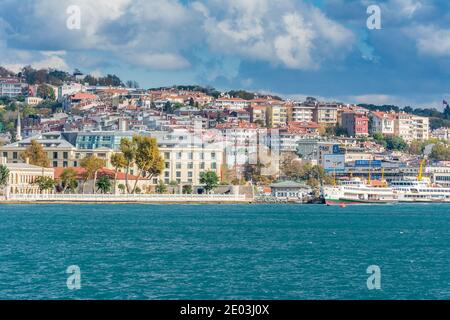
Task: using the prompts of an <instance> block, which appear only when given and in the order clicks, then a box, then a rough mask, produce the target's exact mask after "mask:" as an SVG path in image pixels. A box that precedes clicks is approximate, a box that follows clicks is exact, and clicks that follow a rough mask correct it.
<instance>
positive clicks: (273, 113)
mask: <svg viewBox="0 0 450 320" xmlns="http://www.w3.org/2000/svg"><path fill="white" fill-rule="evenodd" d="M266 110H267V114H266V123H267V127H269V128H276V127H280V126H284V125H286V123H287V121H288V109H287V108H286V106H284V105H271V106H268V107H267V109H266Z"/></svg>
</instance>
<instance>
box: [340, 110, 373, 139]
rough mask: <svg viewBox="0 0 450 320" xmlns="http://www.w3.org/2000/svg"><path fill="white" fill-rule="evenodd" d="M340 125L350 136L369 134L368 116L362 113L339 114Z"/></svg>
mask: <svg viewBox="0 0 450 320" xmlns="http://www.w3.org/2000/svg"><path fill="white" fill-rule="evenodd" d="M341 125H342V127H343V128H344V129H346V130H347V133H348V135H349V136H350V137H360V136H368V135H369V118H368V117H367V116H366V115H365V114H364V113H356V112H344V113H342V114H341Z"/></svg>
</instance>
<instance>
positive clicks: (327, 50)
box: [194, 0, 354, 70]
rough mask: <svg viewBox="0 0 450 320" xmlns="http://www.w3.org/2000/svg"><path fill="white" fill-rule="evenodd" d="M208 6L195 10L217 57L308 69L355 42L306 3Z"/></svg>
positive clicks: (255, 0) (244, 0)
mask: <svg viewBox="0 0 450 320" xmlns="http://www.w3.org/2000/svg"><path fill="white" fill-rule="evenodd" d="M209 5H210V6H209V7H208V5H206V3H200V2H197V3H196V4H195V5H194V8H195V9H196V10H197V11H198V12H199V13H201V14H202V15H203V16H204V20H205V22H204V32H205V33H206V37H207V42H208V45H209V46H210V48H211V49H212V50H213V51H214V52H216V53H218V54H229V55H238V56H242V57H246V58H251V59H257V60H263V61H269V62H272V63H274V64H281V65H283V66H285V67H287V68H292V69H303V70H307V69H315V68H317V67H319V66H320V63H321V62H322V61H323V60H324V59H330V58H332V56H336V52H346V51H347V49H349V48H350V47H351V45H352V43H353V40H354V37H353V34H352V32H351V31H349V30H348V29H346V28H344V27H343V26H341V25H339V24H338V23H336V22H334V21H332V20H330V19H329V18H327V17H326V16H325V15H324V14H323V13H322V12H321V11H320V10H319V9H317V8H315V7H313V6H311V5H306V4H304V3H303V2H298V1H292V0H279V1H268V0H251V1H248V0H232V1H225V0H216V1H213V2H212V4H211V3H210V4H209ZM211 12H214V13H215V14H214V15H213V14H212V13H211ZM324 43H325V44H324ZM339 55H340V54H339ZM339 55H338V56H339Z"/></svg>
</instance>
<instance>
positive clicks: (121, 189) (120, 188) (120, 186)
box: [117, 183, 126, 193]
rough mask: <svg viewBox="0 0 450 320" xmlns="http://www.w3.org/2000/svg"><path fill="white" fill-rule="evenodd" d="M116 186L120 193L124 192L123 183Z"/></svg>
mask: <svg viewBox="0 0 450 320" xmlns="http://www.w3.org/2000/svg"><path fill="white" fill-rule="evenodd" d="M117 188H119V190H120V192H122V193H125V189H126V187H125V185H124V184H122V183H121V184H119V185H118V186H117Z"/></svg>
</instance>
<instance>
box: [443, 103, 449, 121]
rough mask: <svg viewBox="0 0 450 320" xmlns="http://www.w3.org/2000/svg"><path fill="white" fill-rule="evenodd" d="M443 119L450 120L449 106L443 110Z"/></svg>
mask: <svg viewBox="0 0 450 320" xmlns="http://www.w3.org/2000/svg"><path fill="white" fill-rule="evenodd" d="M444 119H446V120H450V106H449V105H448V104H447V106H446V107H445V109H444Z"/></svg>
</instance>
